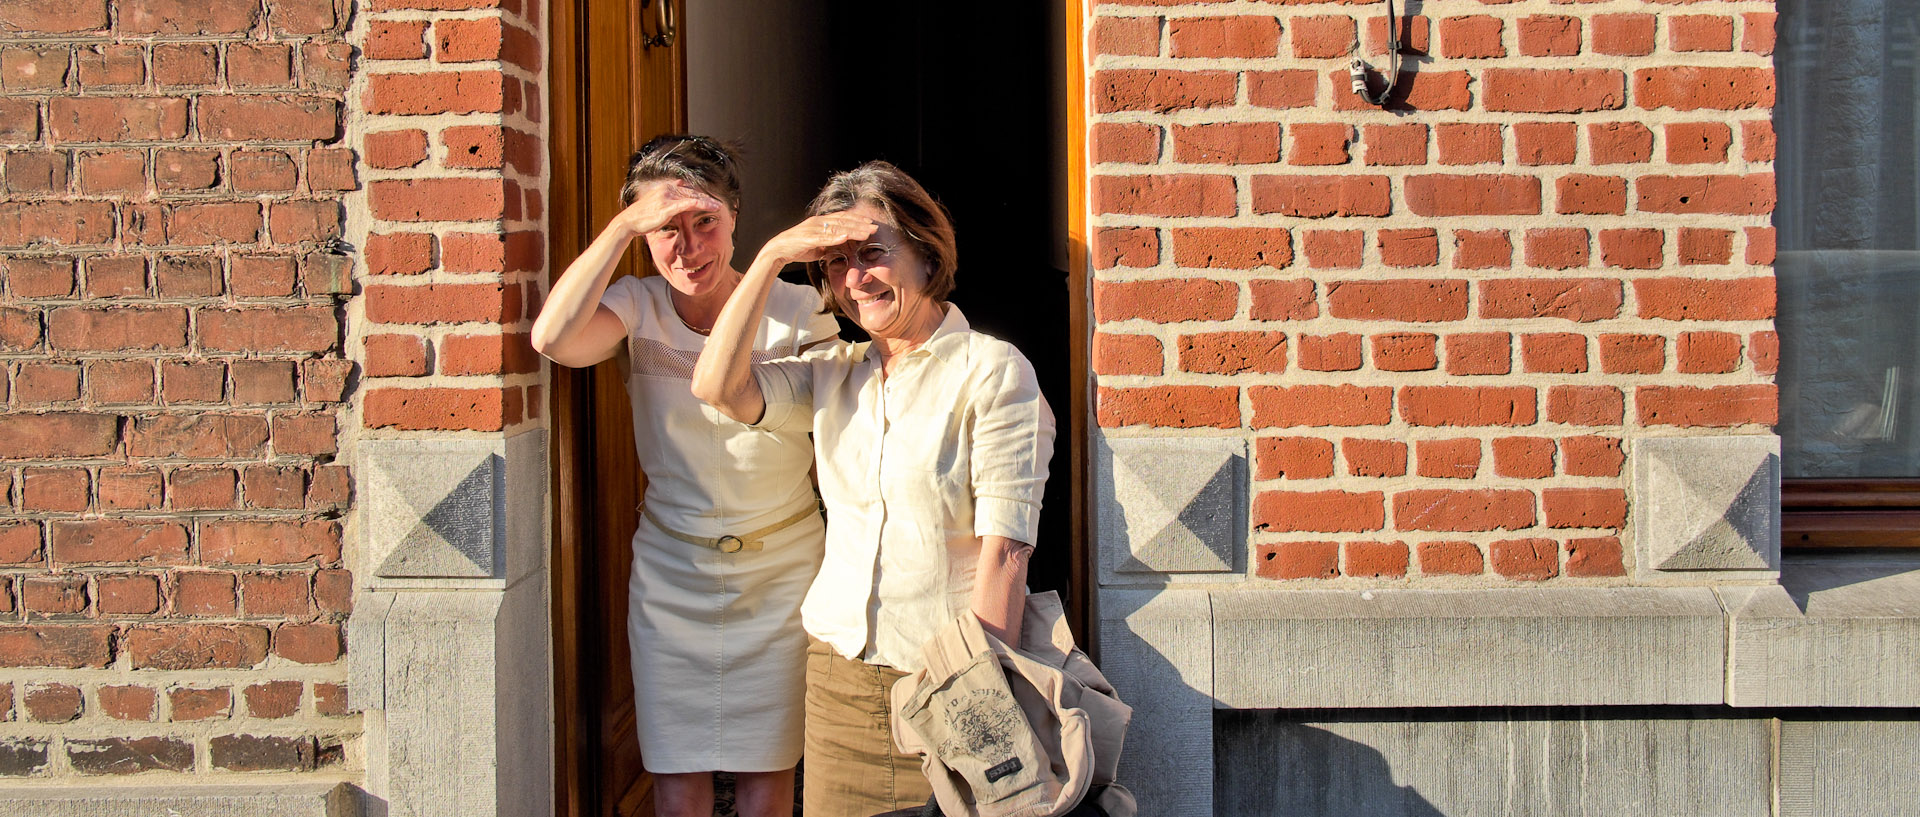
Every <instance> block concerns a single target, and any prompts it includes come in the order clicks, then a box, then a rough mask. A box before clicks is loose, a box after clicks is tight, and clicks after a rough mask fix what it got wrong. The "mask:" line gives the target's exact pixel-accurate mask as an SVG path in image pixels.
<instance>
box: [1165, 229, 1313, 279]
mask: <svg viewBox="0 0 1920 817" xmlns="http://www.w3.org/2000/svg"><path fill="white" fill-rule="evenodd" d="M1172 232H1173V262H1174V263H1175V264H1177V265H1179V266H1182V267H1192V268H1197V269H1255V268H1260V267H1269V268H1272V269H1285V268H1286V267H1287V266H1288V265H1290V264H1292V263H1293V238H1292V236H1291V235H1290V234H1289V233H1288V232H1287V231H1286V229H1284V228H1278V227H1179V228H1175V229H1174V230H1173V231H1172Z"/></svg>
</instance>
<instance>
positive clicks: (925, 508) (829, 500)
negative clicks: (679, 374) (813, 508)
mask: <svg viewBox="0 0 1920 817" xmlns="http://www.w3.org/2000/svg"><path fill="white" fill-rule="evenodd" d="M946 309H947V314H946V317H945V319H944V320H942V321H941V323H940V328H939V329H937V330H935V331H934V333H933V336H932V337H931V338H928V340H927V342H926V343H923V344H921V345H920V347H919V348H918V349H915V350H913V351H912V352H909V353H907V355H906V356H905V358H904V359H903V360H901V361H899V363H898V364H897V368H896V370H895V372H894V373H893V375H892V376H891V377H882V375H881V370H880V356H879V355H877V354H872V353H870V352H869V346H870V344H867V343H855V344H847V343H839V344H831V345H829V346H828V347H824V348H820V349H816V350H814V351H812V352H809V353H807V354H805V355H802V356H800V357H791V358H785V359H781V360H773V361H768V362H765V363H759V364H756V365H755V366H754V369H753V371H754V376H755V378H756V379H757V380H758V381H759V383H760V393H761V394H762V395H763V396H764V397H765V398H766V405H767V409H766V414H765V415H764V416H762V417H761V419H760V423H759V424H758V425H759V426H760V427H762V428H768V429H774V430H779V429H791V428H796V427H800V428H811V429H812V430H813V436H814V452H815V455H816V457H817V462H818V465H819V475H820V494H821V497H822V499H824V500H825V502H826V506H827V546H826V547H827V552H826V561H825V562H824V563H823V564H822V565H821V567H820V574H819V576H818V577H817V578H815V579H814V581H813V586H812V588H810V589H809V590H808V591H807V598H806V601H805V602H804V603H803V604H802V605H801V607H800V616H801V620H802V622H803V623H804V625H805V626H806V630H807V632H809V633H811V634H813V636H814V637H815V638H818V639H820V640H821V641H824V642H826V643H827V644H829V645H831V646H832V647H833V648H834V650H835V651H836V652H839V653H840V654H841V655H843V656H846V657H848V658H856V659H861V660H865V661H867V662H868V663H873V664H883V665H886V666H890V667H894V668H896V669H900V670H905V671H908V672H912V671H914V670H917V669H919V668H920V647H921V645H922V644H925V643H926V642H927V640H928V639H930V638H932V637H933V635H934V633H935V632H936V631H938V630H939V629H940V628H941V627H942V626H944V625H946V624H947V622H949V621H952V620H953V618H954V616H956V615H958V614H960V613H962V612H966V611H969V610H971V609H972V599H971V596H972V593H973V581H974V572H975V567H976V563H977V561H978V558H979V555H980V537H982V536H1004V537H1007V538H1009V539H1014V540H1017V541H1021V542H1026V543H1029V544H1037V543H1035V542H1034V536H1035V532H1036V528H1037V526H1038V523H1039V519H1040V495H1041V491H1042V490H1043V489H1045V487H1046V483H1047V460H1048V458H1049V457H1051V456H1052V455H1053V411H1052V410H1051V409H1049V408H1048V407H1047V401H1046V398H1045V397H1042V396H1041V394H1040V385H1039V382H1038V381H1037V380H1036V379H1035V378H1034V375H1033V365H1032V364H1030V363H1028V362H1027V359H1026V357H1025V356H1023V355H1021V354H1020V351H1019V350H1018V349H1015V348H1013V346H1012V345H1011V344H1009V343H1007V342H1005V341H1002V340H998V339H996V338H991V337H988V336H986V335H982V334H980V333H979V332H975V331H973V329H972V328H970V327H968V325H967V319H966V317H965V316H963V315H961V314H960V309H959V307H956V306H954V305H953V304H947V305H946Z"/></svg>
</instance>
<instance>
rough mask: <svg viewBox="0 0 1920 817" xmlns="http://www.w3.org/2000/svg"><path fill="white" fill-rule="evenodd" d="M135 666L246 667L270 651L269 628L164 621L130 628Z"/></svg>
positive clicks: (127, 643) (129, 651) (128, 644)
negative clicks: (165, 622) (268, 648)
mask: <svg viewBox="0 0 1920 817" xmlns="http://www.w3.org/2000/svg"><path fill="white" fill-rule="evenodd" d="M124 643H125V649H126V651H127V654H128V656H130V658H131V660H132V667H133V668H134V669H162V670H188V669H246V668H249V667H253V666H255V665H257V664H259V663H260V662H261V661H263V660H265V659H266V655H267V630H266V628H264V627H259V626H255V625H251V624H161V625H143V626H136V627H131V628H128V629H127V631H126V637H125V642H124Z"/></svg>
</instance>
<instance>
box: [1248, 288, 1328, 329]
mask: <svg viewBox="0 0 1920 817" xmlns="http://www.w3.org/2000/svg"><path fill="white" fill-rule="evenodd" d="M1247 287H1248V289H1249V290H1251V292H1252V295H1253V303H1252V304H1251V305H1250V307H1249V308H1248V313H1249V317H1251V318H1253V319H1254V320H1256V321H1304V320H1311V319H1313V318H1317V317H1319V316H1320V305H1319V302H1318V301H1316V300H1315V299H1314V282H1313V279H1311V278H1294V279H1289V280H1283V281H1276V280H1271V279H1268V280H1259V281H1250V282H1248V284H1247Z"/></svg>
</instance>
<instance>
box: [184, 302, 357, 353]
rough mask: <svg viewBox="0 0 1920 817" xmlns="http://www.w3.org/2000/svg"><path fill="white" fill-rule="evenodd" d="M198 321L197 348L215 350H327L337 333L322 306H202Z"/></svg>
mask: <svg viewBox="0 0 1920 817" xmlns="http://www.w3.org/2000/svg"><path fill="white" fill-rule="evenodd" d="M368 289H369V290H373V289H377V288H376V287H368ZM198 320H199V330H200V332H199V334H200V347H201V348H202V349H205V350H208V351H215V352H251V353H265V352H326V351H331V350H332V349H333V348H334V346H335V344H336V342H337V341H338V339H339V335H340V322H339V320H338V319H337V318H336V317H335V315H334V311H333V309H332V308H330V307H324V306H297V307H275V308H261V309H203V310H200V314H199V317H198ZM373 320H378V319H373Z"/></svg>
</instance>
